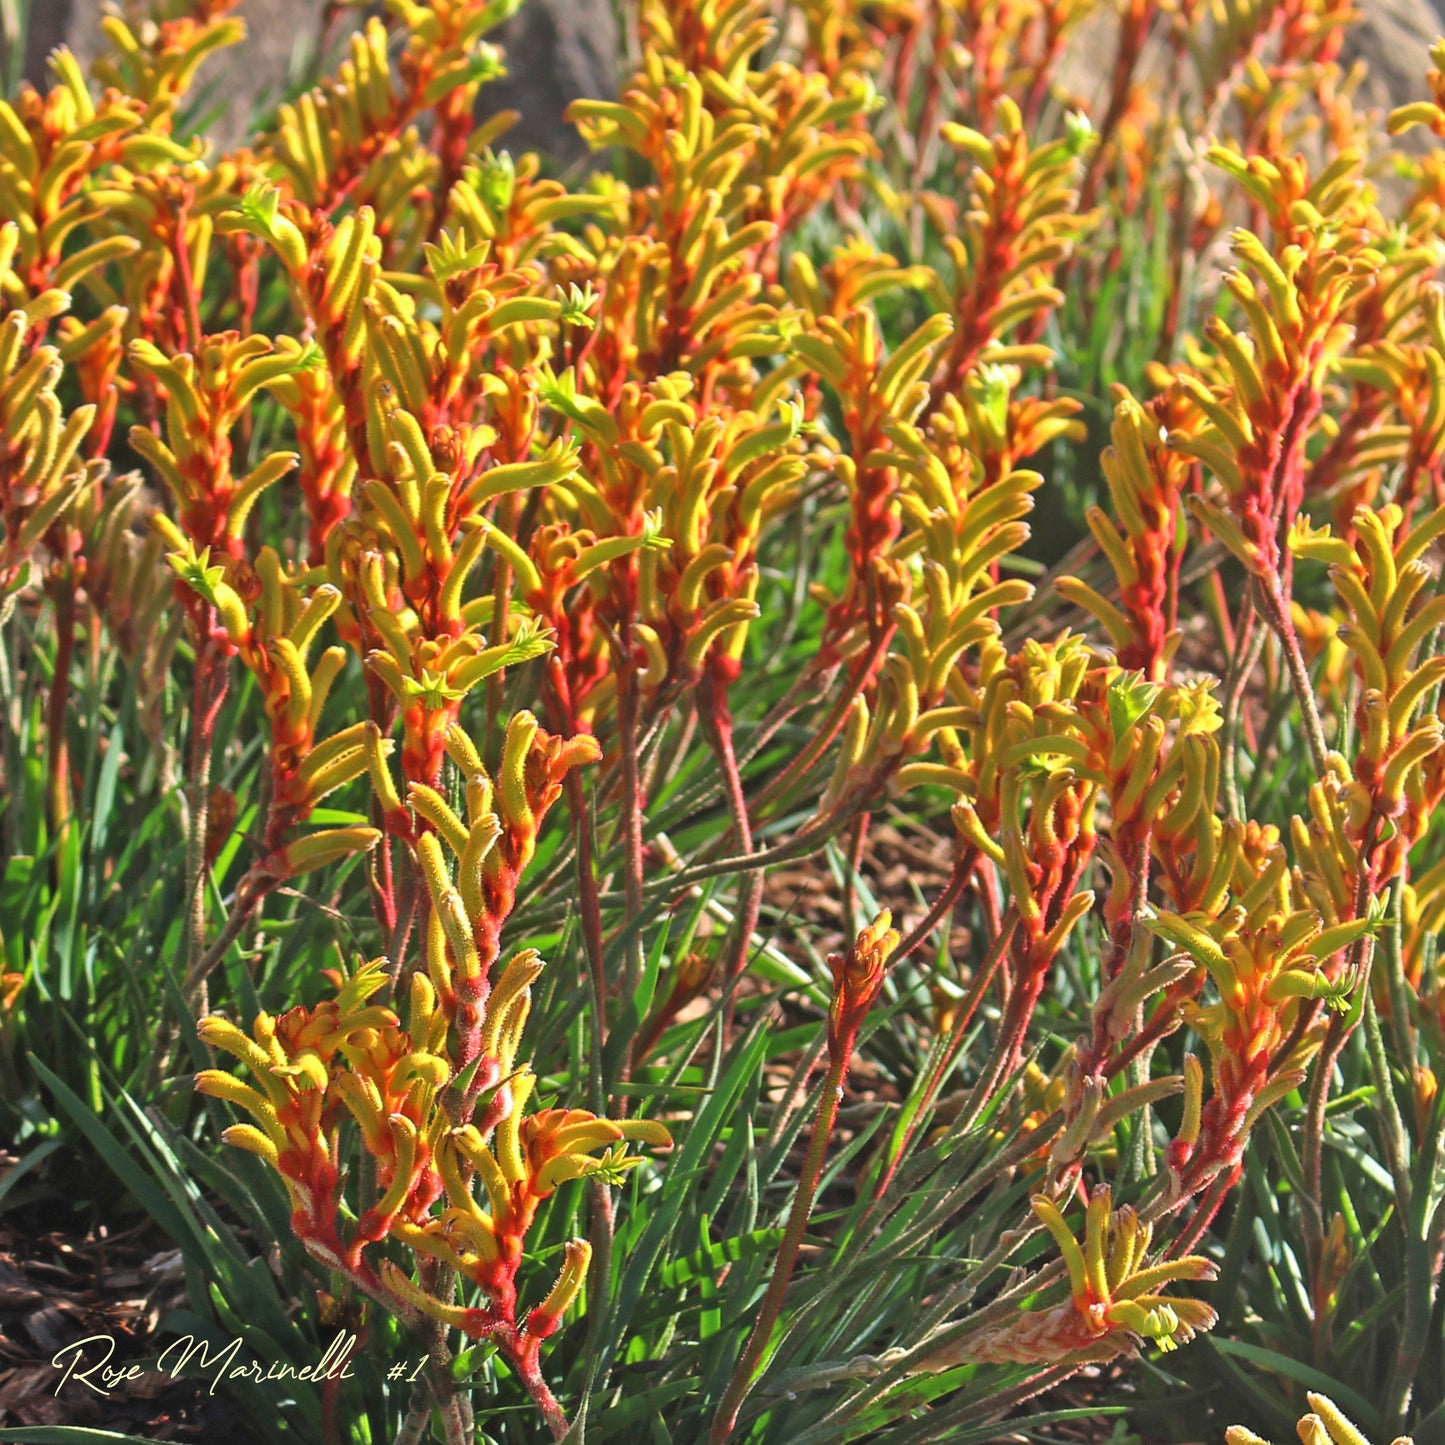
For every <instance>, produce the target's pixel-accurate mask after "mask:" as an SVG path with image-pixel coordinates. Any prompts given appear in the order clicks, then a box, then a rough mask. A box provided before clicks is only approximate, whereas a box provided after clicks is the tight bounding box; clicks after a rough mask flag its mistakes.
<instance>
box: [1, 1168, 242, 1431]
mask: <svg viewBox="0 0 1445 1445" xmlns="http://www.w3.org/2000/svg"><path fill="white" fill-rule="evenodd" d="M14 1163H15V1159H14V1158H13V1157H12V1156H9V1155H5V1154H3V1153H0V1176H3V1173H4V1171H5V1169H6V1168H7V1167H9V1166H11V1165H13V1164H14ZM37 1218H39V1219H43V1220H44V1221H45V1222H48V1223H50V1224H52V1225H53V1224H54V1223H56V1220H57V1211H56V1210H55V1209H54V1208H53V1207H48V1208H46V1209H45V1210H41V1209H39V1208H37V1207H32V1208H31V1209H29V1210H17V1211H14V1213H13V1215H12V1216H11V1219H10V1221H9V1222H0V1429H3V1427H4V1426H6V1425H10V1426H23V1425H86V1426H91V1427H95V1428H101V1429H106V1430H113V1431H117V1432H120V1433H122V1434H132V1435H139V1436H143V1437H148V1438H150V1439H152V1440H204V1441H206V1442H207V1445H232V1442H234V1445H254V1439H253V1437H252V1436H251V1434H250V1433H249V1432H248V1431H247V1430H246V1429H245V1426H244V1421H243V1420H242V1419H241V1418H240V1416H239V1414H238V1411H237V1408H236V1406H235V1405H234V1404H233V1403H232V1402H231V1401H229V1400H227V1399H225V1398H223V1397H221V1396H219V1395H217V1396H214V1397H213V1396H211V1395H209V1394H208V1393H207V1391H208V1389H209V1385H208V1384H207V1382H206V1381H204V1380H201V1381H198V1380H172V1379H171V1378H170V1377H169V1376H167V1375H163V1374H158V1373H156V1372H155V1371H152V1370H145V1371H143V1372H141V1373H140V1374H139V1377H138V1378H136V1379H134V1380H125V1381H122V1382H120V1383H118V1384H117V1385H115V1387H114V1388H113V1390H112V1391H111V1393H109V1394H108V1395H106V1396H102V1395H100V1394H98V1393H96V1392H95V1391H93V1390H92V1389H90V1388H89V1387H88V1386H87V1385H86V1384H83V1383H80V1382H78V1381H75V1380H69V1381H67V1380H66V1379H65V1365H66V1364H67V1363H69V1358H70V1357H68V1356H66V1355H64V1354H61V1355H60V1359H61V1364H60V1365H59V1366H57V1365H56V1364H54V1363H53V1361H54V1360H55V1359H56V1358H57V1354H58V1352H62V1351H64V1350H65V1349H66V1348H67V1347H68V1346H73V1345H75V1344H77V1343H78V1342H80V1341H82V1340H87V1339H88V1338H89V1337H90V1336H97V1335H98V1336H107V1335H108V1336H111V1337H112V1338H113V1339H114V1340H115V1350H114V1354H113V1356H112V1359H113V1361H114V1363H115V1365H116V1367H118V1368H119V1367H123V1366H126V1365H129V1364H132V1363H134V1362H145V1361H148V1360H154V1358H155V1357H156V1356H157V1355H158V1354H159V1353H160V1351H161V1350H162V1349H163V1348H164V1346H165V1340H164V1338H163V1337H162V1336H161V1334H160V1330H159V1326H160V1322H161V1320H162V1319H163V1318H164V1316H165V1315H166V1313H167V1312H168V1311H169V1310H171V1309H174V1308H177V1307H184V1306H185V1304H186V1302H187V1301H186V1286H185V1278H184V1274H183V1271H182V1267H181V1257H180V1253H179V1251H177V1250H175V1249H173V1248H171V1247H170V1246H169V1244H168V1242H167V1241H166V1239H165V1238H164V1236H163V1235H161V1234H160V1233H159V1232H158V1231H157V1230H156V1229H155V1228H154V1226H152V1225H150V1224H149V1223H148V1222H147V1223H145V1224H141V1225H137V1226H135V1227H133V1228H130V1229H126V1230H124V1231H123V1232H119V1233H117V1232H114V1231H112V1230H111V1229H109V1228H108V1227H107V1226H105V1225H103V1224H99V1225H95V1226H93V1227H91V1228H89V1229H84V1228H79V1229H73V1230H71V1231H70V1232H67V1231H65V1230H63V1229H56V1228H52V1229H50V1230H49V1231H48V1232H45V1233H38V1232H35V1231H33V1230H31V1229H28V1228H26V1226H27V1225H30V1224H33V1223H35V1222H36V1220H37ZM104 1348H105V1346H104V1344H103V1342H101V1341H96V1342H95V1343H94V1344H92V1345H91V1346H89V1348H88V1349H87V1351H86V1353H85V1357H84V1360H85V1364H84V1365H82V1368H84V1367H85V1365H88V1364H90V1363H94V1362H97V1361H98V1360H99V1358H100V1353H99V1352H100V1351H102V1350H103V1349H104Z"/></svg>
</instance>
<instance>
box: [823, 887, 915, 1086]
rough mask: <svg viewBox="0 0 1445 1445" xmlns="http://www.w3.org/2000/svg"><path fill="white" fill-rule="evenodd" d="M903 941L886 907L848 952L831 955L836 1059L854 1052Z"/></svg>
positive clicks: (831, 1032)
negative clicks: (890, 963) (890, 964)
mask: <svg viewBox="0 0 1445 1445" xmlns="http://www.w3.org/2000/svg"><path fill="white" fill-rule="evenodd" d="M900 942H901V936H900V934H899V933H898V931H897V930H896V929H895V928H894V927H893V915H892V913H891V912H889V910H888V909H886V908H885V909H883V911H882V912H881V913H879V915H878V917H877V918H875V919H874V920H873V922H872V923H870V924H868V925H867V927H865V928H864V929H863V930H862V931H861V932H860V933H859V934H858V936H857V938H856V939H855V940H854V941H853V946H852V947H851V948H850V949H849V950H848V951H847V952H846V953H830V954H829V955H828V968H829V970H830V972H831V973H832V975H833V999H832V1002H831V1003H830V1005H829V1007H828V1053H829V1056H830V1057H832V1058H833V1059H846V1058H847V1057H848V1056H849V1055H850V1054H851V1053H852V1051H853V1045H854V1042H855V1041H856V1040H857V1037H858V1030H859V1029H860V1028H862V1026H863V1020H864V1019H866V1018H867V1017H868V1011H869V1010H870V1009H871V1008H872V1007H873V1004H874V1001H875V1000H876V999H877V997H878V994H879V992H880V991H881V990H882V988H883V980H884V978H885V977H886V975H887V968H888V963H889V961H890V959H891V958H892V956H893V954H894V952H895V951H896V949H897V948H898V945H899V943H900Z"/></svg>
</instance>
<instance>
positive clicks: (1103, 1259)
mask: <svg viewBox="0 0 1445 1445" xmlns="http://www.w3.org/2000/svg"><path fill="white" fill-rule="evenodd" d="M1033 1210H1034V1214H1035V1215H1036V1216H1037V1217H1038V1219H1039V1220H1040V1221H1041V1222H1042V1223H1043V1225H1044V1226H1045V1228H1047V1230H1048V1231H1049V1233H1050V1234H1051V1235H1053V1237H1054V1240H1055V1242H1056V1243H1057V1245H1058V1247H1059V1250H1060V1253H1061V1254H1062V1255H1063V1258H1064V1263H1065V1265H1066V1266H1067V1267H1068V1272H1069V1299H1068V1301H1067V1302H1066V1303H1063V1304H1060V1305H1055V1306H1053V1307H1052V1308H1050V1309H1044V1310H1021V1311H1020V1312H1019V1314H1018V1315H1017V1316H1016V1317H1015V1318H1014V1319H1013V1320H1011V1321H1009V1322H1008V1323H1006V1324H1003V1325H998V1326H995V1327H993V1328H991V1329H989V1330H988V1331H987V1332H985V1333H983V1334H982V1335H976V1336H972V1337H967V1336H966V1337H965V1338H964V1340H962V1341H960V1344H959V1347H958V1348H957V1350H956V1351H954V1352H953V1353H952V1354H950V1356H949V1358H948V1360H947V1361H946V1363H948V1364H962V1363H984V1362H988V1363H1008V1364H1028V1365H1040V1364H1057V1363H1061V1362H1083V1361H1090V1360H1092V1361H1099V1362H1103V1361H1107V1360H1112V1359H1116V1358H1118V1357H1119V1356H1121V1355H1134V1354H1137V1353H1138V1351H1139V1348H1140V1347H1141V1346H1142V1345H1144V1344H1146V1343H1147V1344H1152V1345H1155V1346H1156V1347H1157V1348H1159V1349H1161V1350H1165V1351H1168V1350H1173V1349H1176V1348H1177V1347H1178V1346H1179V1345H1181V1344H1184V1343H1186V1342H1187V1341H1189V1340H1191V1339H1193V1338H1194V1336H1195V1335H1196V1334H1199V1333H1202V1332H1203V1331H1205V1330H1208V1329H1210V1328H1211V1327H1212V1326H1213V1325H1214V1322H1215V1319H1216V1315H1215V1312H1214V1311H1213V1310H1212V1309H1211V1308H1210V1307H1209V1306H1208V1305H1206V1304H1203V1303H1202V1302H1200V1301H1199V1300H1192V1299H1179V1298H1175V1297H1172V1296H1168V1295H1165V1294H1164V1293H1163V1288H1164V1286H1165V1285H1168V1284H1170V1283H1172V1282H1174V1281H1176V1280H1209V1279H1213V1278H1214V1275H1215V1267H1214V1265H1213V1264H1212V1263H1211V1262H1210V1261H1209V1260H1207V1259H1203V1258H1201V1257H1199V1256H1196V1255H1186V1256H1185V1257H1184V1258H1182V1259H1173V1260H1168V1261H1166V1262H1163V1263H1160V1264H1153V1265H1150V1264H1148V1263H1147V1256H1148V1252H1149V1245H1150V1241H1151V1230H1150V1227H1149V1226H1148V1225H1147V1224H1144V1223H1142V1222H1141V1221H1140V1220H1139V1217H1138V1215H1137V1214H1136V1213H1135V1212H1134V1210H1133V1209H1131V1208H1130V1207H1128V1206H1127V1205H1126V1206H1125V1207H1124V1208H1122V1209H1118V1210H1111V1208H1110V1192H1109V1189H1108V1188H1107V1186H1106V1187H1102V1188H1100V1189H1098V1190H1096V1191H1095V1192H1094V1193H1093V1195H1092V1197H1091V1198H1090V1200H1089V1203H1088V1208H1087V1210H1086V1211H1085V1217H1084V1238H1083V1241H1082V1244H1081V1243H1080V1241H1079V1240H1078V1239H1077V1238H1076V1237H1075V1235H1074V1233H1073V1231H1072V1230H1071V1229H1070V1228H1069V1226H1068V1224H1067V1222H1066V1221H1065V1219H1064V1217H1063V1215H1062V1214H1061V1213H1060V1212H1059V1209H1058V1206H1057V1205H1056V1204H1054V1202H1053V1201H1052V1200H1050V1199H1049V1198H1047V1197H1046V1196H1045V1195H1042V1194H1036V1195H1035V1196H1034V1198H1033Z"/></svg>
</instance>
